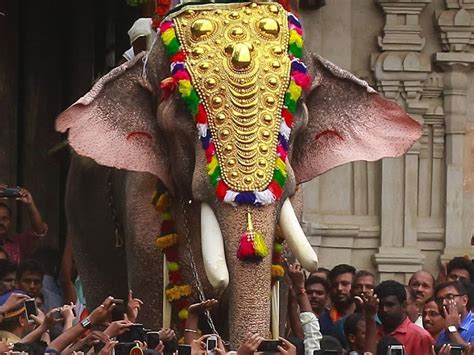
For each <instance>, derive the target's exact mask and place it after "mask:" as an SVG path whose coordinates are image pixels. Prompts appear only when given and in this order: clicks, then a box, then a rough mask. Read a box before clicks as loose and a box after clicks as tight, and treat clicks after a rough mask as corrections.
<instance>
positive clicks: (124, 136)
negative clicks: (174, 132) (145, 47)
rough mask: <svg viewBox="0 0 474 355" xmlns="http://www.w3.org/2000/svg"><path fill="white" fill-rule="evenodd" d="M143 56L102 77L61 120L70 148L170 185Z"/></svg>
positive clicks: (61, 128)
mask: <svg viewBox="0 0 474 355" xmlns="http://www.w3.org/2000/svg"><path fill="white" fill-rule="evenodd" d="M142 59H143V54H141V55H139V56H137V57H136V58H135V59H134V60H133V61H130V62H127V63H125V64H123V65H121V66H119V67H117V68H115V69H113V70H112V71H110V72H109V73H108V74H106V75H105V76H103V77H102V78H100V79H99V80H98V81H97V82H96V83H95V85H94V87H93V88H92V89H91V90H90V91H89V92H88V93H87V94H86V95H84V96H83V97H81V98H80V99H79V100H77V101H76V103H74V104H73V105H72V106H70V107H69V108H68V109H67V110H66V111H64V112H63V113H61V114H60V115H59V117H58V118H57V120H56V130H57V131H59V132H63V133H65V132H66V131H68V133H69V134H68V139H69V144H70V146H71V147H72V148H73V149H74V150H75V151H76V152H77V153H78V154H79V155H83V156H86V157H89V158H92V159H94V160H95V161H96V162H97V163H99V164H101V165H105V166H109V167H113V168H118V169H127V170H133V171H141V172H150V173H152V174H154V175H156V176H157V177H158V178H160V180H161V181H163V182H164V183H165V184H166V185H168V186H169V184H168V183H169V181H170V179H169V176H168V174H167V171H168V169H167V164H168V162H167V160H166V156H167V154H166V153H165V145H164V143H163V142H164V139H163V138H162V137H161V135H160V132H159V131H158V129H157V120H156V118H155V114H154V111H153V95H152V93H151V91H152V90H151V89H150V88H149V86H150V85H149V84H147V82H146V81H145V80H144V79H143V77H142V73H143V61H142Z"/></svg>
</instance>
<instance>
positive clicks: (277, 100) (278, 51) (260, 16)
mask: <svg viewBox="0 0 474 355" xmlns="http://www.w3.org/2000/svg"><path fill="white" fill-rule="evenodd" d="M172 16H173V18H172V20H173V22H174V24H175V28H176V34H177V36H178V39H179V41H180V43H181V45H182V47H183V50H184V52H185V53H186V54H187V56H186V67H187V69H188V71H189V73H190V75H191V79H192V85H193V86H194V87H195V88H196V90H197V92H198V93H199V96H200V98H201V100H202V102H203V104H204V106H205V108H206V112H207V115H208V125H209V128H210V130H211V133H212V137H213V140H214V145H215V148H216V155H217V160H218V162H219V165H220V167H221V176H222V179H223V180H224V182H225V183H226V184H227V185H228V186H229V187H230V188H231V189H232V190H234V191H239V192H242V191H262V190H264V189H265V188H266V187H267V186H268V184H269V183H270V182H271V180H272V177H273V169H274V167H275V160H276V158H277V155H276V146H277V143H278V132H279V130H280V123H281V109H282V106H283V101H284V97H285V93H286V91H287V88H288V85H289V81H290V67H291V63H290V59H289V58H288V40H289V31H288V19H287V16H288V13H287V12H286V11H285V10H284V9H283V7H281V6H280V5H279V4H275V3H270V4H269V3H259V4H258V3H252V4H209V5H199V6H192V5H190V6H188V7H186V8H185V9H183V10H181V11H179V12H178V13H176V14H173V15H172Z"/></svg>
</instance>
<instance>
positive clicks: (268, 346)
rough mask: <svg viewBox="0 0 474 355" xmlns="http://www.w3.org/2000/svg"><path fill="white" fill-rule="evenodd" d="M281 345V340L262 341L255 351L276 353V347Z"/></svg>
mask: <svg viewBox="0 0 474 355" xmlns="http://www.w3.org/2000/svg"><path fill="white" fill-rule="evenodd" d="M282 345H283V344H282V342H281V340H262V342H261V343H260V345H259V346H258V348H257V351H261V352H271V353H276V352H278V346H282Z"/></svg>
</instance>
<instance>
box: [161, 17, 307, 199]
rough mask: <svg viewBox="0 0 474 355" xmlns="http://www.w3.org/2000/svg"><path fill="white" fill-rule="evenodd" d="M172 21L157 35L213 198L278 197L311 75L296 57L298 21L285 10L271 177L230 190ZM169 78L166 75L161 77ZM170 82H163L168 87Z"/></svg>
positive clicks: (300, 39)
mask: <svg viewBox="0 0 474 355" xmlns="http://www.w3.org/2000/svg"><path fill="white" fill-rule="evenodd" d="M174 27H175V25H174V23H173V21H172V20H165V21H163V22H162V23H161V24H160V33H161V39H162V41H163V44H164V47H165V49H166V51H167V53H168V54H169V56H170V61H171V76H172V78H173V80H174V82H175V85H174V86H176V87H177V88H178V91H179V93H180V94H181V97H182V99H183V100H184V102H185V104H186V106H187V107H188V109H189V111H190V112H191V114H192V115H193V117H194V119H195V121H196V127H197V130H198V132H199V136H200V140H201V144H202V147H203V149H204V150H205V153H206V158H207V172H208V175H209V177H210V181H211V184H212V185H213V186H214V188H215V192H216V195H217V198H218V199H219V200H220V201H224V202H227V203H230V204H251V205H255V206H262V205H269V204H272V203H274V202H275V201H278V200H279V199H280V198H281V196H282V194H283V186H284V185H285V182H286V177H287V171H286V161H287V156H288V142H289V139H290V134H291V128H292V127H293V114H294V113H295V112H296V109H297V102H298V100H299V98H300V97H301V94H302V90H303V89H307V88H309V86H310V83H311V78H310V76H309V75H308V70H307V68H306V65H305V64H304V63H303V62H302V61H301V60H300V59H299V58H301V55H302V51H303V43H304V42H303V30H302V28H301V24H300V22H299V21H298V19H297V18H296V16H295V15H293V14H292V13H291V12H288V27H289V30H290V31H289V44H288V52H289V58H290V60H291V73H290V75H291V80H290V84H289V86H288V89H287V92H286V94H285V99H284V104H283V107H282V111H281V124H280V132H279V134H278V144H277V148H276V152H277V158H276V162H275V169H274V172H273V178H272V181H271V182H270V183H269V185H268V186H267V188H266V189H265V190H264V191H253V192H252V191H246V192H237V191H232V190H231V189H230V187H229V186H228V185H227V184H226V183H225V182H224V181H223V180H222V177H221V169H220V166H219V162H218V160H217V156H216V151H215V147H214V142H213V137H212V136H211V130H210V129H209V127H208V113H207V112H206V109H205V107H204V105H203V103H202V100H201V98H200V97H199V95H198V93H197V91H196V89H195V88H194V87H193V85H192V83H191V76H190V74H189V72H188V70H187V69H186V53H185V52H184V50H183V47H182V46H181V44H180V43H179V39H178V37H177V35H176V31H175V28H174ZM165 80H168V81H169V78H167V79H165ZM171 86H172V85H169V82H168V84H167V87H168V88H170V87H171Z"/></svg>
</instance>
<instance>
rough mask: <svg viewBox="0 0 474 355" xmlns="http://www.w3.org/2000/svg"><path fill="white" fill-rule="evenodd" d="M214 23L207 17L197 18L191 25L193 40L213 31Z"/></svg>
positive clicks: (207, 35) (206, 35)
mask: <svg viewBox="0 0 474 355" xmlns="http://www.w3.org/2000/svg"><path fill="white" fill-rule="evenodd" d="M214 30H215V28H214V24H213V23H212V22H211V21H210V20H208V19H199V20H196V21H194V22H193V24H192V25H191V36H192V38H193V39H194V40H201V39H203V38H204V37H209V35H211V34H212V33H213V32H214Z"/></svg>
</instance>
